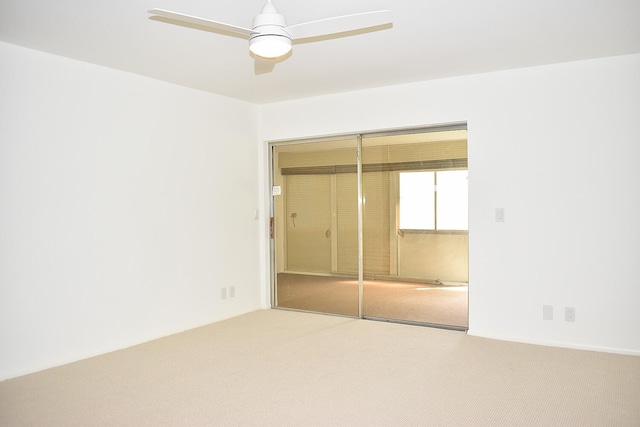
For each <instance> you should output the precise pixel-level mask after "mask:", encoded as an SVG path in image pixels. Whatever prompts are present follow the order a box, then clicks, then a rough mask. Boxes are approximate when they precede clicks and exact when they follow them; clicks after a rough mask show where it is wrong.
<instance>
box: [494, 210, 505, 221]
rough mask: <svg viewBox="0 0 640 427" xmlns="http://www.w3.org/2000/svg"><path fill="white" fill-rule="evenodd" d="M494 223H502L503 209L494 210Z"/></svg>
mask: <svg viewBox="0 0 640 427" xmlns="http://www.w3.org/2000/svg"><path fill="white" fill-rule="evenodd" d="M496 222H504V208H496Z"/></svg>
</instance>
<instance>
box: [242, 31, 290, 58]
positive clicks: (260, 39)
mask: <svg viewBox="0 0 640 427" xmlns="http://www.w3.org/2000/svg"><path fill="white" fill-rule="evenodd" d="M249 50H250V51H251V52H253V53H254V54H255V55H258V56H261V57H262V58H270V59H273V58H279V57H281V56H283V55H286V54H287V53H289V52H290V51H291V39H290V38H289V37H287V36H281V35H276V34H268V35H257V36H254V37H251V39H250V40H249Z"/></svg>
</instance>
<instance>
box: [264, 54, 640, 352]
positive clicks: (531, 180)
mask: <svg viewBox="0 0 640 427" xmlns="http://www.w3.org/2000/svg"><path fill="white" fill-rule="evenodd" d="M638 76H640V55H631V56H624V57H615V58H606V59H598V60H591V61H582V62H574V63H566V64H559V65H553V66H544V67H536V68H528V69H518V70H512V71H506V72H499V73H490V74H483V75H474V76H466V77H461V78H452V79H445V80H439V81H430V82H422V83H416V84H407V85H401V86H395V87H384V88H378V89H372V90H366V91H358V92H352V93H343V94H336V95H332V96H325V97H318V98H310V99H303V100H297V101H291V102H282V103H277V104H270V105H266V106H263V107H261V117H260V123H261V124H260V131H261V139H262V140H263V141H265V142H264V143H263V145H262V146H261V151H262V153H261V158H262V162H263V163H262V166H261V167H262V168H263V169H265V170H266V169H267V157H268V156H267V150H266V141H270V140H282V139H289V138H292V139H294V138H301V137H312V136H320V135H331V134H340V133H351V132H354V131H369V130H377V129H387V128H399V127H411V126H417V125H431V124H441V123H450V122H462V121H466V122H467V123H468V129H469V133H468V136H469V175H470V178H469V179H470V181H469V182H470V200H469V202H470V203H469V209H470V221H469V228H470V231H469V246H470V247H469V263H470V265H469V275H470V276H469V286H470V318H469V324H470V330H469V333H470V334H474V335H481V336H487V337H493V338H501V339H508V340H514V341H525V342H532V343H542V344H551V345H559V346H567V347H576V348H591V349H597V350H604V351H615V352H623V353H631V354H640V331H639V329H640V309H638V307H639V306H640V262H638V260H639V256H640V222H639V221H638V218H640V167H638V161H639V160H640V126H638V120H639V118H640V77H638ZM264 176H265V177H266V176H267V173H266V172H264ZM267 187H268V183H267V182H265V183H264V185H263V189H262V190H263V193H262V196H261V197H262V201H263V203H264V205H265V208H266V206H268V202H269V197H268V188H267ZM496 207H501V208H504V209H505V222H504V223H496V222H495V221H494V209H495V208H496ZM263 233H264V231H263ZM263 247H264V248H265V250H264V254H263V263H264V265H267V261H266V256H267V254H268V251H267V250H266V245H263ZM543 304H550V305H553V306H554V320H553V321H544V320H542V306H543ZM565 306H571V307H575V309H576V321H575V323H570V322H565V321H564V320H563V319H564V307H565Z"/></svg>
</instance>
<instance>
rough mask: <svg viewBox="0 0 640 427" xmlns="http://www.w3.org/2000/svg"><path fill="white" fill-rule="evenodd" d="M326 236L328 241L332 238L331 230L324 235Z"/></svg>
mask: <svg viewBox="0 0 640 427" xmlns="http://www.w3.org/2000/svg"><path fill="white" fill-rule="evenodd" d="M324 235H325V237H326V238H327V239H328V238H329V236H331V230H329V229H327V231H326V232H325V233H324Z"/></svg>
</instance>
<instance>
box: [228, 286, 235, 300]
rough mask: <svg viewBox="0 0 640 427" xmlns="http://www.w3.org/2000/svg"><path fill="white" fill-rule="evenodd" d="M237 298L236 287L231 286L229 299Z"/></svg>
mask: <svg viewBox="0 0 640 427" xmlns="http://www.w3.org/2000/svg"><path fill="white" fill-rule="evenodd" d="M235 296H236V287H235V286H229V298H235Z"/></svg>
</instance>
